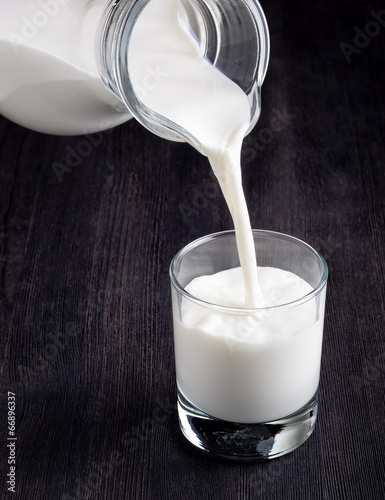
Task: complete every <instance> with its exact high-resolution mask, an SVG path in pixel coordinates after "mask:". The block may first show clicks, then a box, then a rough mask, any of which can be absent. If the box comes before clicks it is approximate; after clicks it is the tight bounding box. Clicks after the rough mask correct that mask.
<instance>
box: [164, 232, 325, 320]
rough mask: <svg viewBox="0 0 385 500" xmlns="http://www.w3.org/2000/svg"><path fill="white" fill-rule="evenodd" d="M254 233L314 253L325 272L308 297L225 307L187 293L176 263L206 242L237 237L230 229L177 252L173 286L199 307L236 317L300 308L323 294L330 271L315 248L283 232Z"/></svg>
mask: <svg viewBox="0 0 385 500" xmlns="http://www.w3.org/2000/svg"><path fill="white" fill-rule="evenodd" d="M252 232H253V236H256V235H265V236H271V237H273V238H277V239H279V238H281V239H282V238H284V239H286V240H291V241H292V242H293V243H297V244H301V245H303V246H304V247H306V248H307V249H308V250H310V252H311V253H313V255H314V256H315V257H316V258H317V259H318V261H319V262H320V263H321V265H322V269H323V272H322V276H321V278H320V280H319V282H318V283H317V285H316V286H314V287H313V286H312V290H311V292H309V293H307V294H306V295H303V296H302V297H299V298H298V299H295V300H292V301H290V302H285V303H283V304H278V305H273V306H264V307H231V306H224V305H220V304H215V303H213V302H209V301H207V300H202V299H200V298H199V297H196V296H195V295H192V294H191V293H189V292H187V290H185V288H184V287H183V286H182V285H181V284H180V283H179V281H178V279H177V277H176V275H175V267H176V263H177V262H178V261H179V260H180V259H181V258H182V257H183V256H184V255H186V254H187V253H188V252H189V251H190V250H192V249H193V248H196V247H198V246H200V245H201V244H202V243H204V242H205V241H208V240H212V239H216V238H221V237H224V236H229V235H233V236H235V230H234V229H230V230H226V231H219V232H216V233H211V234H207V235H205V236H201V237H200V238H197V239H195V240H193V241H191V242H190V243H188V244H187V245H185V246H184V247H183V248H181V250H179V252H177V253H176V254H175V256H174V257H173V259H172V260H171V263H170V266H169V276H170V280H171V284H172V286H173V287H174V288H175V289H176V290H177V291H178V292H179V293H180V294H181V295H182V296H183V297H184V298H186V299H188V300H190V301H192V302H195V303H196V304H198V305H201V306H203V307H206V308H210V309H214V310H216V311H218V312H222V313H225V314H236V315H242V316H244V315H247V314H255V313H257V312H259V313H261V312H263V311H265V312H268V311H272V310H280V309H285V308H289V307H294V306H299V305H301V304H304V303H305V302H308V301H309V300H311V299H312V298H314V297H315V296H317V295H318V294H320V293H321V291H322V290H323V288H324V287H325V286H326V283H327V279H328V274H329V269H328V265H327V263H326V260H325V259H324V257H323V256H322V255H321V254H320V252H318V251H317V250H316V249H315V248H313V247H312V246H311V245H309V244H308V243H306V242H305V241H303V240H301V239H299V238H297V237H295V236H291V235H289V234H286V233H281V232H277V231H270V230H267V229H253V230H252ZM257 259H258V256H257Z"/></svg>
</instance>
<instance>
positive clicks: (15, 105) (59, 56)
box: [0, 0, 131, 135]
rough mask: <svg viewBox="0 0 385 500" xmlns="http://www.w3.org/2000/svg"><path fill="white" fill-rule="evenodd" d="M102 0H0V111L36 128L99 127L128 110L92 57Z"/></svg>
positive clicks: (65, 131)
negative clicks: (0, 13)
mask: <svg viewBox="0 0 385 500" xmlns="http://www.w3.org/2000/svg"><path fill="white" fill-rule="evenodd" d="M103 3H104V1H103V0H92V1H89V0H50V1H48V0H42V1H36V0H17V2H14V1H9V0H0V5H1V9H2V15H1V19H0V60H1V82H0V113H1V114H2V115H4V116H5V117H7V118H9V119H10V120H12V121H14V122H16V123H19V124H21V125H23V126H25V127H28V128H30V129H33V130H37V131H40V132H45V133H49V134H58V135H77V134H84V133H90V132H96V131H100V130H105V129H107V128H111V127H114V126H116V125H119V124H120V123H123V122H125V121H127V120H128V119H129V118H130V117H131V115H130V113H128V112H127V110H125V109H123V107H122V104H121V103H120V101H119V100H118V99H117V98H116V97H114V96H113V95H112V93H111V92H109V91H108V90H107V89H106V87H105V86H104V84H103V82H102V80H101V77H100V75H99V71H98V69H97V65H96V60H95V53H96V50H95V38H96V29H97V26H98V16H99V13H100V10H101V7H102V5H103Z"/></svg>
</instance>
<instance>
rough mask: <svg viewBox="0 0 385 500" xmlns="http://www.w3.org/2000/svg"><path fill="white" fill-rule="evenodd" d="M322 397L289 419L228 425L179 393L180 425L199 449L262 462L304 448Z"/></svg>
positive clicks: (223, 455) (310, 402) (312, 400)
mask: <svg viewBox="0 0 385 500" xmlns="http://www.w3.org/2000/svg"><path fill="white" fill-rule="evenodd" d="M317 409H318V394H317V393H316V394H315V395H314V397H313V398H312V399H311V401H309V403H308V404H306V405H305V406H304V407H302V408H301V409H300V410H298V411H297V412H295V413H292V414H291V415H289V416H288V417H285V418H281V419H279V420H274V421H272V422H263V423H256V424H242V423H236V422H227V421H226V420H220V419H218V418H214V417H212V416H210V415H207V414H205V413H203V412H202V411H200V410H199V409H198V408H196V407H195V406H194V405H192V404H191V403H190V402H189V401H188V400H187V399H186V398H185V397H184V396H183V395H182V393H181V392H180V391H178V414H179V425H180V428H181V430H182V432H183V434H184V435H185V437H186V438H187V439H188V440H189V441H190V442H191V443H192V444H193V445H195V446H196V447H198V448H200V449H201V450H203V451H206V452H208V453H210V454H212V455H216V456H219V457H222V458H227V459H230V460H238V461H262V460H269V459H271V458H277V457H280V456H282V455H286V454H287V453H290V452H291V451H293V450H295V449H296V448H298V447H299V446H301V444H303V443H304V442H305V441H306V440H307V439H308V438H309V436H310V435H311V433H312V432H313V429H314V426H315V422H316V419H317Z"/></svg>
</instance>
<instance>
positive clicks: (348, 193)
mask: <svg viewBox="0 0 385 500" xmlns="http://www.w3.org/2000/svg"><path fill="white" fill-rule="evenodd" d="M263 7H264V9H265V11H266V14H267V17H268V21H269V25H270V29H271V39H272V53H271V63H270V66H269V71H268V75H267V78H266V81H265V84H264V87H263V110H262V115H261V118H260V121H259V123H258V124H257V126H256V127H255V129H254V130H253V132H252V133H251V134H250V135H249V136H248V137H247V138H246V139H245V145H244V150H243V165H244V167H243V177H244V187H245V192H246V196H247V199H248V202H249V207H250V214H251V220H252V223H253V225H254V226H255V227H259V228H265V229H271V230H277V231H283V232H287V233H290V234H293V235H295V236H298V237H300V238H302V239H304V240H306V241H308V242H309V243H310V244H312V245H313V246H315V247H316V248H317V249H319V250H320V251H321V252H322V253H323V254H324V256H325V257H326V259H327V261H328V264H329V268H330V280H329V288H328V298H327V316H326V324H325V342H324V353H323V354H324V355H323V365H322V376H321V388H320V397H321V400H320V401H321V402H320V415H319V420H318V423H317V426H316V430H315V433H314V434H313V436H312V437H311V438H310V439H309V441H308V442H307V443H306V444H305V445H304V446H302V447H301V448H299V449H298V450H297V451H295V452H294V453H292V454H290V455H288V456H285V457H282V458H281V459H278V460H275V461H272V462H270V463H265V464H233V463H228V462H224V461H220V460H216V459H213V458H211V457H208V456H205V455H203V454H201V453H200V452H198V451H196V450H195V449H193V448H192V447H191V446H190V445H189V444H188V443H187V442H186V441H185V439H184V438H183V437H182V435H181V433H180V431H179V429H178V422H177V415H176V410H175V395H176V386H175V375H174V361H173V344H172V325H171V301H170V296H169V281H168V265H169V262H170V260H171V258H172V256H173V255H174V254H175V253H176V251H177V250H179V249H180V248H181V247H182V246H183V245H185V244H186V243H187V242H189V241H191V240H192V239H194V238H196V237H198V236H201V235H203V234H207V233H209V232H215V231H218V230H222V229H227V228H231V227H232V224H231V220H230V217H229V215H228V213H227V208H226V206H225V204H224V202H223V199H222V197H221V194H220V191H219V188H218V186H217V185H216V182H215V179H214V177H213V174H212V173H211V171H210V168H209V167H208V164H207V162H206V159H205V158H203V157H202V156H201V155H199V154H198V153H197V152H196V151H194V150H192V148H190V147H189V146H187V145H185V144H176V143H170V142H167V141H165V140H162V139H160V138H158V137H155V136H154V135H152V134H150V133H149V132H147V131H146V130H144V129H143V128H142V127H141V126H140V125H139V124H138V123H136V122H134V121H132V122H129V123H127V124H125V125H122V126H120V127H118V128H116V129H114V130H112V131H109V133H103V134H102V136H101V140H100V144H97V145H95V146H94V147H93V148H92V151H91V153H90V154H89V155H88V156H87V157H85V158H84V159H83V161H82V162H81V163H80V165H79V166H77V167H76V168H74V169H73V171H72V172H71V173H66V174H64V175H63V178H62V179H61V182H59V179H58V177H57V175H56V174H55V172H54V170H53V168H52V164H53V162H55V161H58V162H62V161H65V157H66V155H67V154H68V148H74V149H76V148H77V147H78V145H79V143H80V141H82V140H84V137H55V136H48V135H43V134H38V133H34V132H31V131H28V130H26V129H24V128H22V127H19V126H17V125H15V124H12V123H10V122H9V121H8V120H6V119H5V118H1V120H0V186H1V193H0V266H1V267H0V280H1V288H0V297H1V307H0V331H1V336H0V347H1V349H0V352H1V372H0V373H1V398H0V404H1V415H2V420H1V421H2V425H1V426H0V442H1V452H0V479H1V482H2V488H4V486H5V480H6V473H7V470H8V467H7V464H6V460H7V450H6V426H5V420H6V403H7V391H12V392H14V393H15V394H16V404H17V420H16V429H17V438H18V441H17V486H16V491H17V493H16V494H15V495H13V497H11V496H7V495H6V492H5V491H6V490H5V488H4V489H3V490H0V491H1V495H2V496H1V498H20V499H28V500H35V499H36V500H45V499H47V500H52V499H60V500H64V499H65V498H67V499H73V498H75V499H77V500H80V499H81V500H83V499H92V500H93V499H96V500H99V499H111V498H113V499H116V500H123V499H129V500H131V499H132V500H133V499H138V500H148V499H164V500H168V499H170V500H171V499H179V498H183V499H191V500H195V499H197V500H198V499H199V500H202V499H204V500H206V499H207V500H209V499H215V500H216V499H220V500H234V499H237V500H238V499H239V500H251V499H253V500H254V499H259V498H260V499H272V500H273V499H279V500H281V499H285V500H286V499H288V500H291V499H292V500H301V499H303V500H308V499H312V500H313V499H314V500H317V499H328V500H329V499H330V500H334V499H341V498H342V499H345V498H346V499H350V498H355V499H356V498H357V499H361V498H362V499H363V498H365V499H374V500H377V499H380V498H384V497H385V481H384V477H385V465H384V464H385V451H384V450H385V430H384V425H383V423H384V418H385V337H384V323H385V308H384V302H385V300H384V295H385V287H384V275H385V269H384V267H385V264H384V257H383V255H384V247H385V227H384V220H385V195H384V193H385V170H384V164H385V154H384V148H383V142H384V137H385V125H384V118H383V116H384V111H385V102H384V101H385V94H384V91H383V89H384V83H385V75H384V73H385V56H384V43H385V27H384V26H381V27H380V32H379V34H378V35H377V36H375V37H372V38H371V39H370V43H368V44H367V46H366V47H364V48H362V49H360V50H361V52H360V53H357V54H353V55H352V58H351V62H350V63H348V62H347V60H346V58H345V57H344V55H343V53H342V51H341V48H340V44H341V42H347V43H350V44H353V43H354V36H355V31H354V28H355V27H358V28H360V29H365V27H366V26H367V23H368V22H369V21H370V20H372V15H371V14H370V11H371V10H374V11H376V12H380V11H381V12H384V10H383V5H381V2H379V1H374V2H368V1H358V0H355V1H348V0H345V1H341V2H334V3H332V2H329V3H328V2H326V3H325V2H321V0H316V1H315V2H311V3H309V2H306V1H305V0H296V1H295V2H281V1H280V0H274V1H272V2H266V5H265V3H263ZM384 18H385V13H384ZM277 113H278V115H277ZM277 116H281V122H282V130H281V131H280V132H274V133H271V132H269V130H270V131H271V125H270V124H271V120H272V119H277ZM282 116H283V118H282ZM274 117H275V118H274ZM266 131H267V132H266ZM3 492H4V493H3Z"/></svg>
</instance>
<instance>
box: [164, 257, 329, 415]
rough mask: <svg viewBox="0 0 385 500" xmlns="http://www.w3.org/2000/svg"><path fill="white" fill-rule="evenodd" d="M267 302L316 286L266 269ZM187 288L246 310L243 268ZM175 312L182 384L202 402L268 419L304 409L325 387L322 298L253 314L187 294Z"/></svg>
mask: <svg viewBox="0 0 385 500" xmlns="http://www.w3.org/2000/svg"><path fill="white" fill-rule="evenodd" d="M258 277H259V282H260V285H261V289H262V292H263V294H264V298H265V302H266V305H268V306H272V305H278V304H284V303H288V302H291V301H293V300H296V299H299V298H300V297H303V296H305V295H306V294H308V293H309V292H311V290H312V287H311V286H310V285H309V284H308V283H306V282H305V281H304V280H302V279H301V278H299V277H298V276H297V275H294V274H292V273H289V272H287V271H283V270H280V269H275V268H265V267H259V268H258ZM186 290H187V291H188V292H189V293H190V294H191V295H193V296H195V297H199V298H200V299H201V300H204V301H206V302H209V303H212V304H220V305H223V306H228V307H235V308H240V307H242V305H243V295H244V282H243V277H242V272H241V270H240V269H239V268H237V269H231V270H228V271H222V272H221V273H217V274H214V275H212V276H202V277H200V278H196V279H195V280H193V281H192V282H191V283H190V284H189V285H188V286H187V287H186ZM181 314H182V321H183V322H181V321H179V319H178V318H177V317H174V335H175V359H176V372H177V378H178V387H179V389H180V391H181V392H182V394H183V395H184V396H185V397H186V398H187V399H188V400H189V401H190V402H191V403H192V404H194V405H195V406H196V407H198V408H200V409H201V410H202V411H203V412H205V413H208V414H209V415H212V416H214V417H217V418H220V419H224V420H229V421H232V422H243V423H250V422H254V423H256V422H267V421H272V420H276V419H279V418H282V417H285V416H288V415H290V414H291V413H293V412H295V411H297V410H298V409H300V408H301V407H302V406H304V405H305V404H306V403H308V402H309V401H310V400H311V398H312V397H313V396H314V394H315V393H316V391H317V387H318V382H319V373H320V362H321V348H322V331H323V319H322V318H323V314H321V315H319V317H320V318H321V319H320V320H318V321H317V311H316V304H315V301H314V299H313V300H309V301H307V302H304V303H303V304H302V305H301V306H297V307H295V308H294V307H286V306H285V307H281V308H277V309H275V310H274V312H271V311H269V310H268V309H267V310H265V311H263V310H261V312H260V313H258V314H255V315H253V316H250V315H247V314H244V315H242V314H237V315H235V314H226V313H224V312H221V311H218V310H213V309H211V308H205V307H202V305H197V304H196V303H194V302H193V301H191V300H188V299H186V298H183V303H182V313H181Z"/></svg>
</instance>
